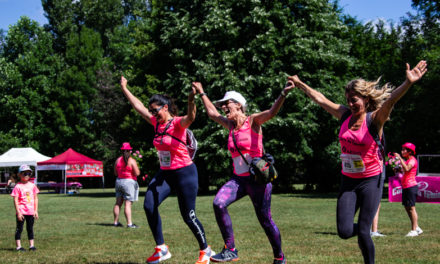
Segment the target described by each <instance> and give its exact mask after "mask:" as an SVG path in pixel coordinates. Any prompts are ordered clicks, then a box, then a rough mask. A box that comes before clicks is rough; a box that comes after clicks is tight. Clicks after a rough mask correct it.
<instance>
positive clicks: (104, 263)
mask: <svg viewBox="0 0 440 264" xmlns="http://www.w3.org/2000/svg"><path fill="white" fill-rule="evenodd" d="M89 263H91V264H116V263H117V264H137V262H89Z"/></svg>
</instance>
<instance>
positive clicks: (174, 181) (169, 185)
mask: <svg viewBox="0 0 440 264" xmlns="http://www.w3.org/2000/svg"><path fill="white" fill-rule="evenodd" d="M198 186H199V178H198V173H197V167H196V165H195V164H194V163H193V164H191V165H189V166H186V167H183V168H180V169H176V170H159V172H157V173H156V175H155V176H154V178H153V179H152V180H151V182H150V184H149V185H148V189H147V192H146V194H145V200H144V210H145V214H146V215H147V220H148V224H149V226H150V229H151V232H152V233H153V236H154V240H155V242H156V245H162V244H163V243H164V238H163V233H162V220H161V217H160V214H159V209H158V207H159V205H160V204H161V203H162V202H163V201H164V200H165V199H166V198H167V197H168V196H169V195H170V193H171V190H174V191H175V192H176V194H177V200H178V202H179V209H180V214H181V215H182V218H183V220H184V221H185V223H186V224H187V225H188V227H189V228H190V229H191V231H192V232H193V234H194V236H195V237H196V239H197V241H198V243H199V247H200V249H201V250H203V249H205V248H206V247H207V246H208V244H207V243H206V237H205V231H204V229H203V226H202V224H201V223H200V221H199V219H198V218H197V216H196V208H195V207H196V197H197V191H198Z"/></svg>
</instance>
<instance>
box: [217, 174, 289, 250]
mask: <svg viewBox="0 0 440 264" xmlns="http://www.w3.org/2000/svg"><path fill="white" fill-rule="evenodd" d="M271 194H272V184H271V183H268V184H267V185H261V184H258V183H256V182H254V181H253V180H251V179H250V177H249V176H247V177H243V176H236V175H234V176H233V177H232V178H231V180H229V181H228V182H227V183H226V184H225V185H223V186H222V187H221V188H220V190H219V191H218V193H217V195H216V196H215V198H214V212H215V217H216V219H217V224H218V226H219V227H220V232H221V233H222V236H223V240H224V241H225V244H226V246H227V247H228V248H235V242H234V231H233V229H232V222H231V217H230V216H229V213H228V209H227V207H228V206H229V205H230V204H232V203H233V202H235V201H238V200H240V199H241V198H243V197H244V196H245V195H249V197H250V198H251V200H252V203H253V205H254V209H255V213H256V214H257V218H258V221H259V222H260V224H261V226H262V227H263V229H264V232H266V235H267V237H268V239H269V242H270V244H271V245H272V249H273V254H274V257H275V258H281V257H283V256H284V254H283V251H282V249H281V235H280V231H279V230H278V227H277V226H276V225H275V223H274V221H273V220H272V215H271V212H270V202H271Z"/></svg>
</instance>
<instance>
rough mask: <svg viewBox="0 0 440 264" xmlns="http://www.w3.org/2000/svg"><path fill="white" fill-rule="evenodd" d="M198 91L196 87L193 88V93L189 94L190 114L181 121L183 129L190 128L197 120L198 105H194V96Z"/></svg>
mask: <svg viewBox="0 0 440 264" xmlns="http://www.w3.org/2000/svg"><path fill="white" fill-rule="evenodd" d="M196 93H197V91H196V89H195V88H194V86H191V91H190V92H189V94H188V112H187V114H186V115H185V116H183V117H182V119H181V120H180V125H181V126H182V127H185V128H186V127H189V126H190V125H191V123H192V122H194V120H195V119H196V110H197V109H196V104H195V103H194V96H195V95H196Z"/></svg>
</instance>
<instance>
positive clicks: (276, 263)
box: [273, 257, 287, 264]
mask: <svg viewBox="0 0 440 264" xmlns="http://www.w3.org/2000/svg"><path fill="white" fill-rule="evenodd" d="M286 263H287V261H286V257H283V258H282V259H274V260H273V264H286Z"/></svg>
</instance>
